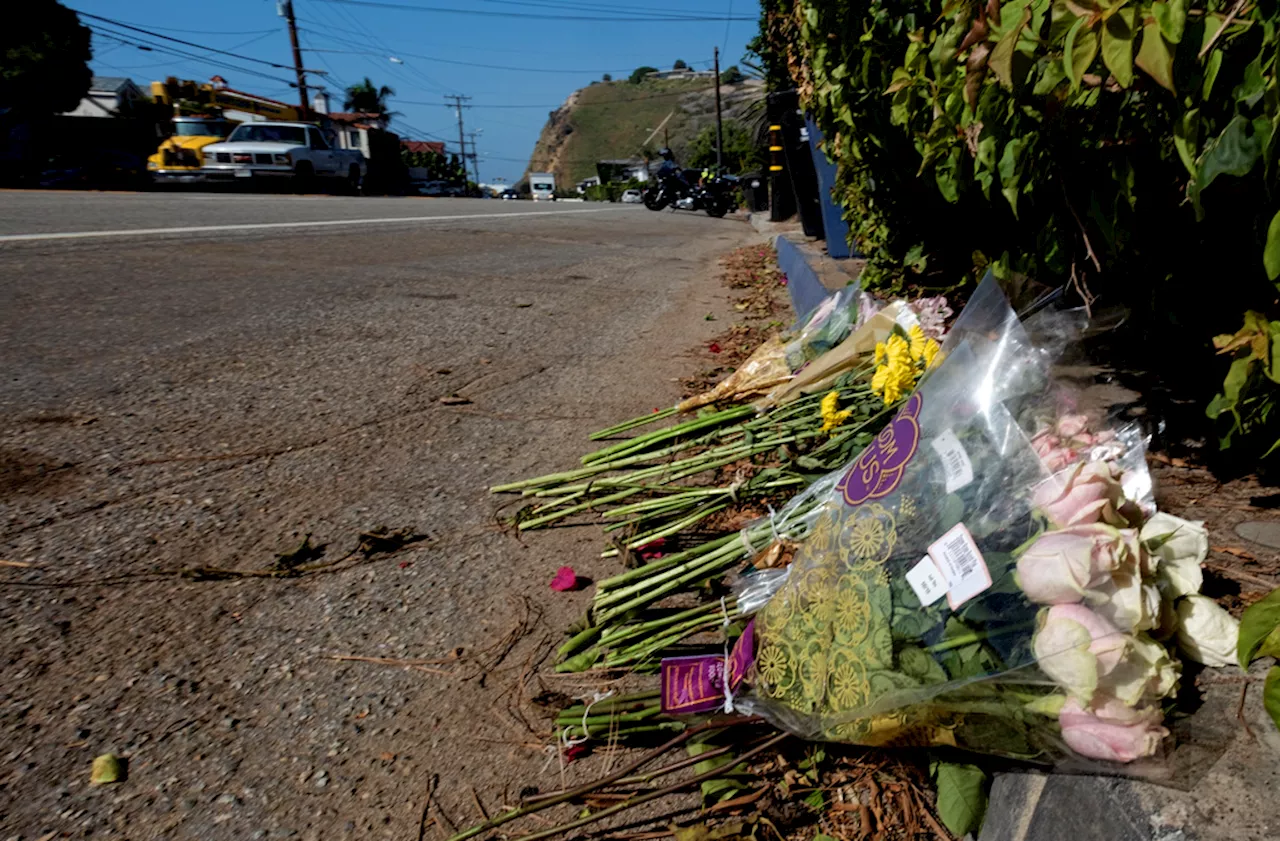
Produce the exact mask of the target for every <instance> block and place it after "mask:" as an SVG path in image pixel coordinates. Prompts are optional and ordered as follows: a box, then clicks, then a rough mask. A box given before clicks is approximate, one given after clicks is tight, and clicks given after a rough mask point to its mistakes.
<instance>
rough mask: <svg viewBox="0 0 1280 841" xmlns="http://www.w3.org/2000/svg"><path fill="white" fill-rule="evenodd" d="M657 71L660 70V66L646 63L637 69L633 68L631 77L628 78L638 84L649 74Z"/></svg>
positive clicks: (632, 82)
mask: <svg viewBox="0 0 1280 841" xmlns="http://www.w3.org/2000/svg"><path fill="white" fill-rule="evenodd" d="M657 72H658V68H656V67H650V66H649V65H647V64H645V65H642V66H640V67H637V68H636V69H635V70H632V71H631V78H630V79H628V80H627V81H629V82H631V84H633V85H638V84H640V83H641V82H643V81H644V78H645V77H646V76H648V75H649V74H650V73H657Z"/></svg>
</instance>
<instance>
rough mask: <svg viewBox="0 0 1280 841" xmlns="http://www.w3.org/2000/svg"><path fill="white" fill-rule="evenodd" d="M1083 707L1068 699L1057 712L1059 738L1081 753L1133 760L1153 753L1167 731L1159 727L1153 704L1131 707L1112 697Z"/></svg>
mask: <svg viewBox="0 0 1280 841" xmlns="http://www.w3.org/2000/svg"><path fill="white" fill-rule="evenodd" d="M1099 701H1100V703H1099V702H1095V703H1094V704H1093V705H1092V706H1089V707H1087V708H1086V707H1084V706H1082V705H1081V704H1080V703H1079V702H1078V701H1077V700H1076V699H1074V698H1068V699H1067V702H1066V703H1065V704H1063V705H1062V710H1061V711H1060V712H1059V713H1058V724H1059V725H1061V727H1062V739H1063V741H1065V742H1066V743H1067V747H1069V748H1071V749H1072V750H1073V751H1075V752H1076V753H1078V754H1080V755H1081V756H1084V757H1087V758H1089V759H1101V760H1105V761H1107V762H1132V761H1133V760H1135V759H1141V758H1143V757H1145V756H1152V755H1153V754H1155V752H1156V751H1157V750H1159V748H1160V743H1161V742H1162V741H1163V740H1164V738H1165V737H1166V736H1168V735H1169V731H1168V730H1166V729H1165V728H1163V727H1161V726H1160V720H1161V717H1160V710H1159V709H1158V708H1156V707H1143V708H1140V709H1134V708H1132V707H1126V706H1125V705H1124V704H1122V703H1120V702H1119V701H1118V700H1116V699H1115V698H1105V699H1103V698H1100V699H1099Z"/></svg>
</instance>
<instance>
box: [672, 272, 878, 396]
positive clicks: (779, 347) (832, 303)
mask: <svg viewBox="0 0 1280 841" xmlns="http://www.w3.org/2000/svg"><path fill="white" fill-rule="evenodd" d="M857 291H858V290H857V287H854V286H849V287H846V288H844V289H841V290H840V291H838V292H833V293H832V294H830V295H828V296H827V297H826V298H824V299H823V301H822V303H820V304H819V305H818V306H817V307H816V308H815V309H814V311H813V312H812V313H811V314H810V315H809V316H808V317H807V318H805V319H804V321H803V323H802V324H801V325H800V326H799V327H798V328H796V329H795V330H793V331H792V332H793V335H791V336H790V338H784V337H777V336H775V337H772V338H769V339H766V340H765V341H764V342H763V343H762V344H761V345H760V347H758V348H756V350H755V352H754V353H752V354H751V356H750V357H748V358H747V360H746V361H745V362H743V363H742V364H741V365H739V366H738V368H737V370H735V371H734V372H733V373H732V374H730V375H729V376H728V377H726V378H725V379H724V380H722V381H720V382H719V383H717V384H716V386H715V387H714V388H712V389H709V390H707V391H704V392H702V393H701V394H697V395H694V396H693V397H690V398H688V399H687V400H685V401H683V402H681V403H680V404H679V405H678V406H677V407H676V408H677V409H678V410H679V411H681V412H690V411H693V410H694V409H697V408H699V407H701V406H705V405H707V404H709V403H718V402H720V401H724V400H730V399H734V400H740V399H745V398H750V397H756V396H759V395H761V394H764V393H765V392H768V391H770V390H771V389H774V388H776V387H780V386H782V385H783V384H785V383H786V382H787V381H788V380H790V379H791V376H792V375H793V374H794V373H795V372H796V371H797V370H799V369H800V368H802V367H804V366H805V365H806V364H808V363H809V362H810V361H812V360H814V359H818V358H820V357H822V356H823V355H824V354H825V353H827V351H829V350H830V349H831V348H833V347H835V346H836V345H837V344H839V343H840V342H842V341H844V339H845V337H846V336H848V335H849V330H850V329H851V328H852V326H853V322H854V319H855V318H856V317H857V306H858V301H857Z"/></svg>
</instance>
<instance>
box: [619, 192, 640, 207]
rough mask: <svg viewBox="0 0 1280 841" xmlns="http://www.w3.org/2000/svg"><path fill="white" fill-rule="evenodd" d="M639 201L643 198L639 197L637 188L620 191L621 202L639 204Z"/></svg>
mask: <svg viewBox="0 0 1280 841" xmlns="http://www.w3.org/2000/svg"><path fill="white" fill-rule="evenodd" d="M641 201H643V199H642V198H640V191H639V190H626V191H624V192H623V193H622V203H623V204H640V202H641Z"/></svg>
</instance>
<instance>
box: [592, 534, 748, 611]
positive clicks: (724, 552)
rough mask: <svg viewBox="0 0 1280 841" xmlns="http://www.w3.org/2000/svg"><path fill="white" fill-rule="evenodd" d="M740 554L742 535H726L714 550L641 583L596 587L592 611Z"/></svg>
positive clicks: (655, 574) (646, 568) (658, 573)
mask: <svg viewBox="0 0 1280 841" xmlns="http://www.w3.org/2000/svg"><path fill="white" fill-rule="evenodd" d="M741 553H742V535H741V534H738V533H735V534H731V535H727V536H726V538H725V539H724V542H723V543H720V545H718V546H716V548H715V549H712V550H711V551H709V552H706V553H704V554H701V555H697V556H694V557H692V558H691V559H690V560H687V561H683V562H681V563H679V564H676V565H674V566H670V567H669V568H666V569H663V570H661V571H659V572H656V573H654V574H653V575H645V576H643V580H641V581H638V582H636V583H633V584H629V585H628V586H625V587H620V588H618V589H615V590H610V591H609V592H607V593H602V592H601V591H600V588H599V587H597V588H596V597H595V600H594V604H593V610H595V611H599V610H600V608H602V607H605V606H607V605H610V604H613V603H614V602H617V601H620V600H622V599H626V598H629V597H631V596H633V595H635V594H636V593H642V592H644V591H645V590H649V589H651V588H653V587H654V586H655V585H657V584H661V583H663V582H665V581H668V580H670V579H672V578H678V577H680V576H681V575H683V574H684V573H686V572H688V571H689V570H691V569H698V568H701V567H702V566H705V565H706V564H708V563H715V562H718V561H719V560H720V559H721V558H724V557H738V556H739V555H740V554H741ZM664 560H665V559H664ZM655 566H656V565H655ZM641 569H642V570H648V569H649V567H641ZM597 621H598V620H597Z"/></svg>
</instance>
